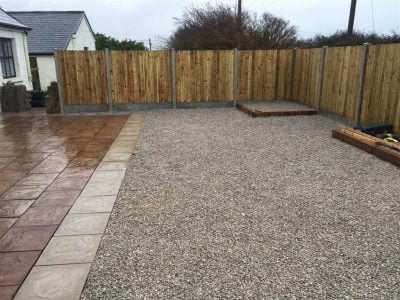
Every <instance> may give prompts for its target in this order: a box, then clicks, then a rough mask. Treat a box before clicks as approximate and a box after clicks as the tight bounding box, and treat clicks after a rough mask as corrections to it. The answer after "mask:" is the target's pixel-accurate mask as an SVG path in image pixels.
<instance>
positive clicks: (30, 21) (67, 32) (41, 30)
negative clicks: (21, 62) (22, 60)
mask: <svg viewBox="0 0 400 300" xmlns="http://www.w3.org/2000/svg"><path fill="white" fill-rule="evenodd" d="M8 13H9V14H10V15H12V16H13V17H14V18H16V19H17V20H19V21H20V22H22V23H24V24H26V25H28V26H29V27H31V28H32V30H31V31H30V32H29V34H28V50H29V53H30V54H52V53H54V50H55V49H59V50H66V49H67V47H68V44H69V41H70V40H71V37H72V35H73V34H75V33H76V32H77V30H78V28H79V25H80V24H81V21H82V19H84V18H85V19H86V20H87V18H86V15H85V12H83V11H12V12H8ZM88 24H89V22H88ZM89 27H90V24H89ZM92 32H93V31H92Z"/></svg>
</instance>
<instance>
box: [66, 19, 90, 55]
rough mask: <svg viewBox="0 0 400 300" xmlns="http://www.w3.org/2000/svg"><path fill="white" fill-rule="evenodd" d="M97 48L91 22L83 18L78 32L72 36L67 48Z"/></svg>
mask: <svg viewBox="0 0 400 300" xmlns="http://www.w3.org/2000/svg"><path fill="white" fill-rule="evenodd" d="M85 47H87V48H88V50H96V44H95V37H94V35H93V32H92V31H91V30H90V27H89V23H88V22H87V20H86V18H83V19H82V21H81V24H80V25H79V27H78V30H77V31H76V34H74V35H73V37H72V38H71V40H70V42H69V44H68V47H67V50H84V49H85Z"/></svg>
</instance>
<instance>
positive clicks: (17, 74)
mask: <svg viewBox="0 0 400 300" xmlns="http://www.w3.org/2000/svg"><path fill="white" fill-rule="evenodd" d="M29 30H30V28H29V27H28V26H26V25H25V24H23V23H21V22H19V21H18V20H16V19H15V18H13V17H12V16H11V15H10V14H8V13H6V12H5V11H4V10H2V9H1V8H0V67H1V72H0V85H3V84H4V83H6V82H8V81H12V82H14V83H15V84H23V85H25V86H26V88H27V89H28V90H30V89H32V82H31V70H30V68H29V60H28V47H27V38H26V36H27V32H28V31H29Z"/></svg>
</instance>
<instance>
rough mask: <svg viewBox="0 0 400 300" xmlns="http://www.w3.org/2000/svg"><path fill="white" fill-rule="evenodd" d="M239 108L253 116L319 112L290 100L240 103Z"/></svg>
mask: <svg viewBox="0 0 400 300" xmlns="http://www.w3.org/2000/svg"><path fill="white" fill-rule="evenodd" d="M236 107H237V109H239V110H240V111H242V112H244V113H246V114H248V115H250V116H252V117H253V118H257V117H286V116H310V115H315V114H317V113H318V111H316V110H315V109H310V108H309V107H307V106H303V105H300V104H297V103H292V102H288V101H271V102H258V103H246V104H244V103H238V104H237V105H236Z"/></svg>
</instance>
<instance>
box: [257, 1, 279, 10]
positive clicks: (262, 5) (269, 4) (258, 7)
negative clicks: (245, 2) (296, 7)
mask: <svg viewBox="0 0 400 300" xmlns="http://www.w3.org/2000/svg"><path fill="white" fill-rule="evenodd" d="M268 1H269V0H266V1H264V2H263V3H261V5H259V6H257V8H256V9H260V8H261V7H262V8H263V10H265V9H266V8H267V7H270V6H271V5H272V4H274V3H275V2H277V1H278V0H272V1H271V2H270V3H268V4H267V2H268ZM264 4H267V5H266V6H264Z"/></svg>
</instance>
